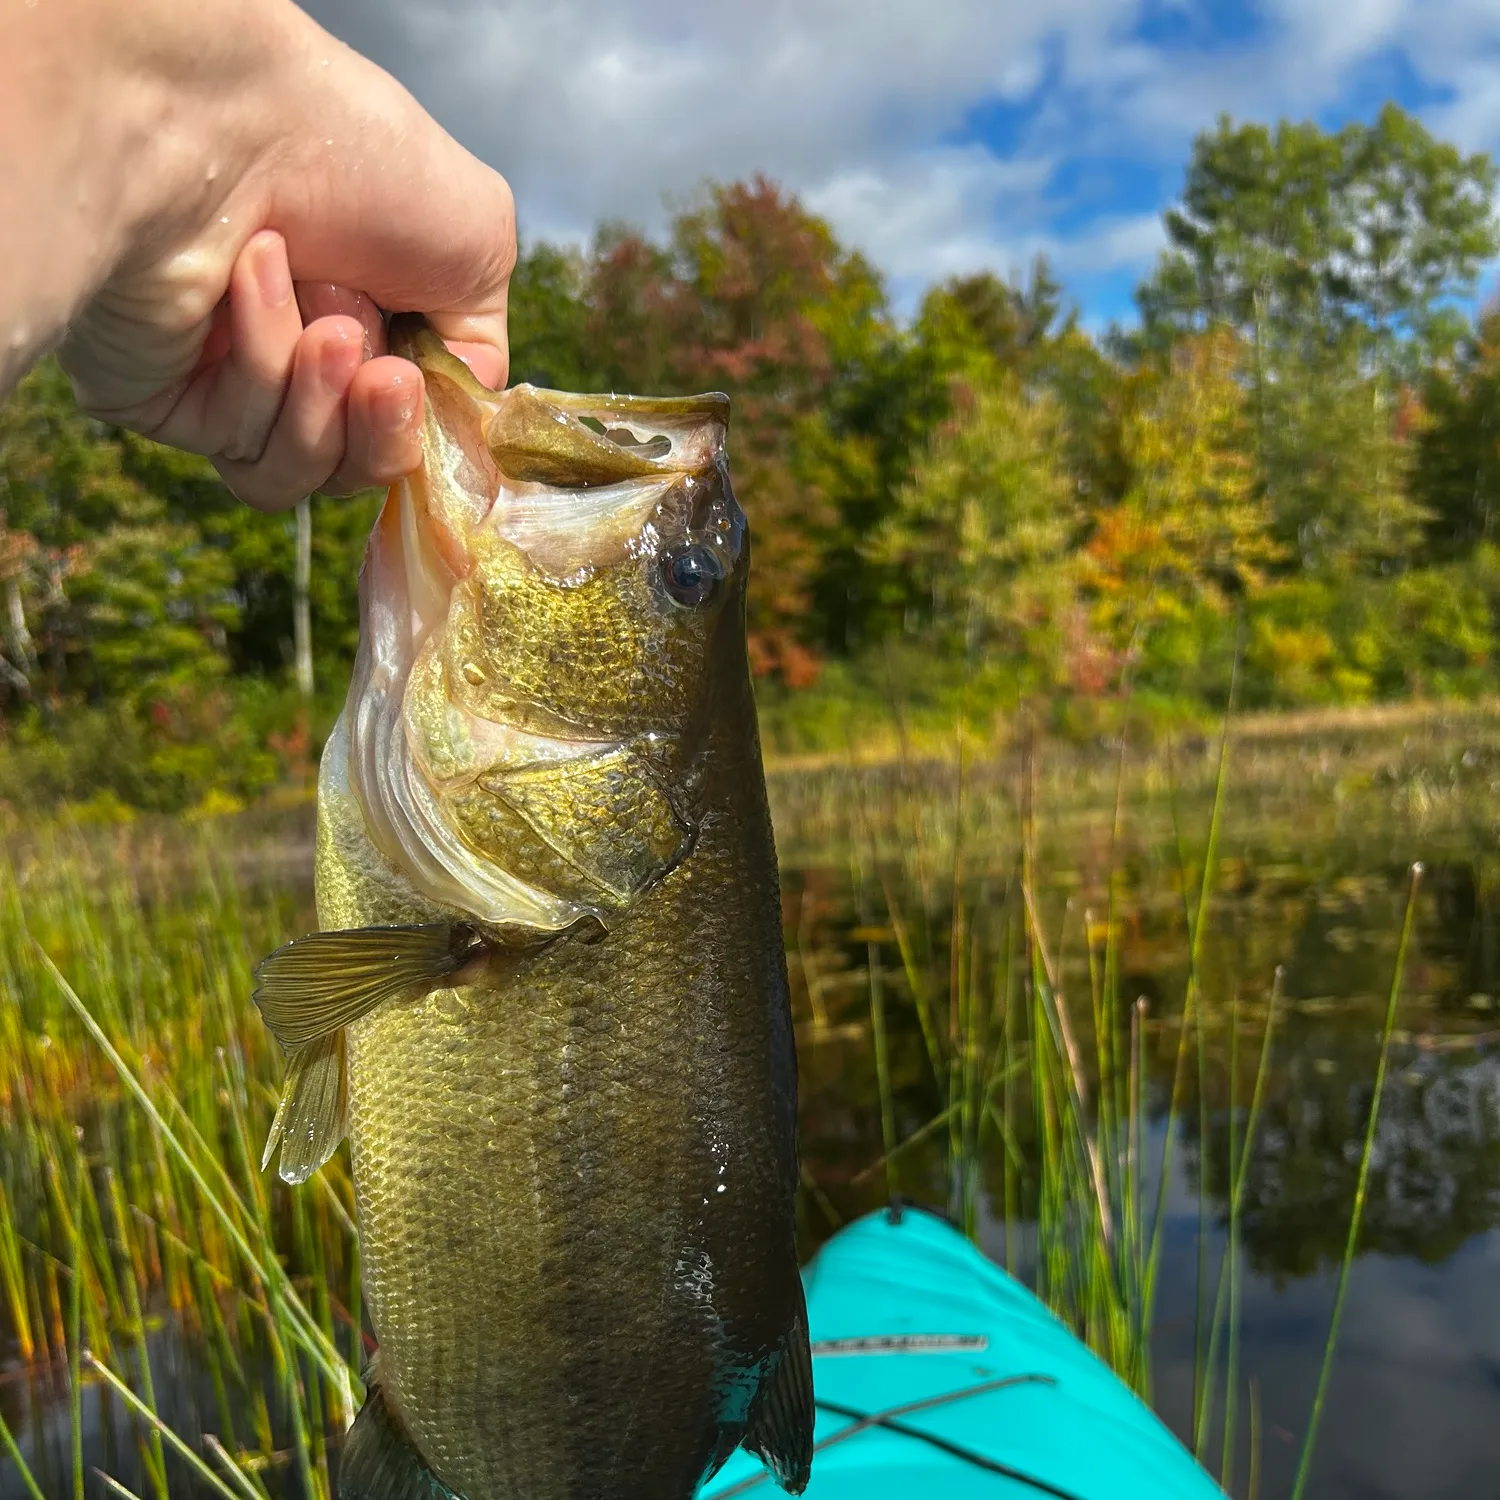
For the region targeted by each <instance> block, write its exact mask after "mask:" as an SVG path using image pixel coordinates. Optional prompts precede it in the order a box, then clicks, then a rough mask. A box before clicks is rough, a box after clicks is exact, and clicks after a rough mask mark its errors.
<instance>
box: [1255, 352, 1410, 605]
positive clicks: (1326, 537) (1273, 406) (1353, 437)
mask: <svg viewBox="0 0 1500 1500" xmlns="http://www.w3.org/2000/svg"><path fill="white" fill-rule="evenodd" d="M1254 400H1255V403H1256V421H1255V432H1256V435H1257V442H1256V443H1255V444H1254V448H1255V450H1256V453H1257V458H1258V467H1259V476H1260V480H1261V484H1262V487H1263V489H1264V491H1265V494H1266V496H1267V498H1268V500H1269V503H1270V505H1271V508H1272V510H1273V512H1274V515H1275V528H1276V536H1277V539H1278V540H1279V541H1280V542H1281V543H1282V545H1283V546H1284V547H1285V548H1286V556H1287V557H1288V558H1289V559H1294V560H1295V562H1296V565H1297V567H1298V569H1299V570H1300V571H1302V572H1304V573H1308V574H1324V575H1337V576H1341V577H1349V576H1352V575H1354V574H1359V573H1381V572H1388V571H1390V570H1392V569H1396V568H1400V567H1402V566H1405V565H1406V564H1407V563H1408V562H1409V560H1410V559H1411V558H1412V556H1413V554H1414V552H1415V549H1416V548H1417V546H1418V544H1419V542H1420V541H1421V538H1422V527H1423V521H1424V519H1425V514H1426V513H1425V512H1424V510H1423V509H1422V507H1421V506H1420V505H1419V504H1418V503H1417V502H1416V501H1415V500H1413V498H1412V495H1411V485H1410V470H1411V460H1412V445H1411V442H1410V441H1409V437H1408V433H1409V429H1410V428H1411V426H1412V423H1413V419H1414V415H1415V413H1414V406H1413V402H1412V397H1411V394H1410V392H1409V391H1407V390H1405V389H1396V390H1394V391H1393V390H1392V389H1391V387H1390V386H1389V385H1388V384H1387V383H1386V381H1385V380H1384V378H1383V377H1382V376H1381V375H1380V374H1379V373H1378V372H1367V371H1366V370H1364V369H1363V368H1362V361H1361V359H1360V356H1359V349H1358V346H1357V344H1356V343H1355V342H1354V339H1353V337H1352V336H1351V337H1349V338H1346V339H1345V340H1344V341H1343V342H1340V343H1330V344H1327V345H1325V346H1322V347H1315V348H1313V349H1311V350H1310V351H1308V352H1307V353H1305V354H1298V355H1296V356H1288V357H1287V358H1285V359H1283V360H1281V361H1280V362H1279V364H1278V367H1277V369H1276V372H1275V377H1274V378H1273V379H1268V380H1266V381H1265V382H1263V383H1262V385H1261V386H1260V388H1259V390H1258V393H1257V394H1256V396H1255V397H1254Z"/></svg>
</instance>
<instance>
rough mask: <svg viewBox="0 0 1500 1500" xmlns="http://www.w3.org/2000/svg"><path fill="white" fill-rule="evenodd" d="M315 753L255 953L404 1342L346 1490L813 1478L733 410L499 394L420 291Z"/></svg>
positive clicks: (382, 1324) (323, 1152) (305, 1120)
mask: <svg viewBox="0 0 1500 1500" xmlns="http://www.w3.org/2000/svg"><path fill="white" fill-rule="evenodd" d="M390 340H391V347H392V350H393V352H396V353H399V354H404V355H405V356H406V357H408V358H410V359H412V360H414V361H415V362H416V363H417V364H418V366H419V367H420V368H421V370H422V374H423V377H424V384H425V397H424V402H425V408H424V414H423V459H422V463H421V466H420V467H419V468H418V469H417V470H416V471H415V472H414V473H413V474H412V475H411V476H410V477H409V478H408V479H406V480H403V481H402V482H400V483H398V484H396V485H395V486H393V487H392V488H391V490H390V491H389V493H388V495H387V497H386V500H385V504H384V507H383V509H382V511H381V513H380V516H379V519H378V520H377V522H376V523H375V526H374V529H373V531H372V533H371V537H370V541H369V545H368V548H367V552H366V556H365V562H364V565H363V568H362V570H361V576H360V642H359V648H358V655H357V659H356V663H355V667H354V671H353V674H352V678H351V682H350V685H349V689H348V695H347V699H346V701H345V704H344V707H343V711H342V713H341V714H340V716H339V719H338V721H337V724H336V726H335V728H334V729H333V731H332V733H331V735H330V737H329V739H328V741H327V744H326V746H325V749H324V751H323V755H322V758H321V762H320V768H319V779H318V799H317V801H318V809H317V811H318V816H317V839H316V853H315V874H316V894H317V919H318V923H319V927H320V930H319V931H317V932H313V933H309V934H307V935H305V936H303V937H300V938H297V939H295V940H293V941H292V942H290V943H288V944H286V945H284V946H283V947H281V948H279V949H277V951H276V952H275V953H273V954H271V955H270V956H269V957H268V958H266V959H264V960H263V961H262V962H261V963H260V964H259V965H258V967H257V969H256V972H255V990H254V998H255V1001H256V1003H257V1005H258V1006H259V1008H260V1012H261V1015H262V1017H263V1018H264V1020H265V1022H266V1024H267V1025H268V1026H269V1028H270V1030H271V1031H272V1032H273V1033H274V1034H275V1036H276V1037H277V1039H278V1040H279V1041H280V1043H281V1044H282V1046H283V1048H284V1049H285V1051H286V1054H287V1073H286V1080H285V1085H284V1088H283V1092H282V1096H281V1101H280V1104H279V1106H278V1108H277V1110H276V1114H275V1118H274V1120H273V1123H272V1127H271V1131H270V1138H269V1140H268V1142H267V1146H266V1161H265V1163H263V1166H264V1165H268V1164H269V1163H270V1161H271V1160H272V1159H273V1156H274V1155H275V1153H276V1152H277V1151H278V1150H279V1162H278V1171H279V1173H280V1175H281V1176H282V1177H283V1178H284V1179H286V1180H287V1181H290V1182H300V1181H304V1180H306V1178H307V1177H308V1176H309V1175H310V1174H311V1173H312V1172H313V1171H315V1170H316V1169H317V1168H318V1167H319V1166H320V1165H321V1164H322V1163H323V1162H324V1161H326V1160H327V1159H328V1158H329V1157H330V1156H331V1155H332V1154H333V1152H334V1151H335V1150H336V1149H337V1147H338V1145H339V1143H340V1141H341V1140H342V1139H343V1138H344V1137H345V1135H347V1137H348V1140H349V1145H350V1159H351V1165H352V1172H353V1179H354V1190H355V1200H356V1207H357V1227H358V1233H359V1243H360V1256H361V1270H362V1276H363V1285H364V1290H365V1296H366V1302H367V1307H368V1313H369V1318H370V1322H371V1324H372V1326H373V1330H374V1333H375V1338H376V1343H377V1350H376V1353H375V1354H374V1356H373V1358H372V1361H371V1364H370V1367H369V1369H368V1372H367V1375H366V1382H365V1383H366V1395H365V1400H364V1403H363V1405H362V1407H361V1409H360V1411H359V1414H358V1416H357V1417H356V1419H355V1421H354V1424H353V1426H352V1428H351V1429H350V1431H349V1433H348V1435H347V1437H346V1439H345V1442H344V1446H343V1450H342V1456H341V1459H340V1469H339V1495H340V1496H341V1497H342V1500H417V1497H421V1500H433V1497H453V1500H510V1497H514V1500H690V1497H692V1496H693V1495H695V1494H696V1493H697V1491H698V1489H699V1488H700V1486H701V1485H702V1483H703V1482H704V1481H705V1480H706V1479H707V1478H709V1477H710V1476H711V1475H712V1474H713V1473H714V1472H715V1471H716V1470H717V1469H718V1468H719V1466H720V1465H722V1464H723V1462H724V1461H725V1460H726V1459H727V1458H728V1457H729V1455H730V1454H731V1453H732V1452H734V1450H735V1449H736V1448H737V1447H739V1446H741V1445H743V1446H744V1447H745V1448H747V1449H749V1450H750V1451H751V1452H752V1453H754V1454H756V1455H758V1456H759V1457H760V1458H761V1459H762V1460H763V1461H764V1463H765V1464H766V1466H767V1467H768V1468H769V1470H770V1471H771V1473H772V1475H773V1476H774V1477H775V1478H776V1480H777V1481H778V1482H779V1483H780V1485H781V1487H782V1488H783V1489H785V1490H786V1491H788V1492H789V1493H791V1494H797V1493H800V1492H801V1490H802V1488H803V1487H804V1486H805V1484H806V1483H807V1478H808V1469H809V1464H810V1462H811V1453H812V1426H813V1397H812V1377H811V1358H810V1351H809V1346H808V1334H807V1315H806V1308H805V1305H804V1301H803V1290H802V1282H801V1279H800V1276H799V1273H798V1267H797V1259H796V1236H795V1197H796V1192H797V1186H798V1180H799V1177H798V1166H797V1141H796V1129H797V1117H796V1106H797V1077H796V1056H795V1049H794V1044H793V1036H792V1026H791V1018H790V1007H789V999H788V987H787V977H786V966H785V953H784V944H783V938H782V930H781V907H780V895H779V886H778V877H777V867H776V853H775V846H774V840H773V835H772V828H771V819H770V812H769V808H768V803H767V796H766V787H765V776H764V771H763V768H762V761H761V753H760V745H759V737H758V733H757V728H756V717H755V704H754V698H753V694H752V688H751V679H750V671H749V665H748V659H747V655H746V644H745V642H746V636H745V591H746V582H747V577H748V571H749V565H750V544H749V536H748V532H747V527H746V521H745V516H744V513H743V511H742V510H741V509H740V507H739V505H738V503H737V502H736V499H735V496H734V492H733V487H732V484H731V481H730V475H729V468H728V462H727V457H726V444H727V434H728V420H729V403H728V399H727V397H725V396H723V395H721V394H717V393H711V394H706V395H700V396H692V397H683V398H646V397H636V396H621V395H613V394H611V395H574V394H570V393H562V392H556V391H547V390H541V389H537V388H534V387H532V386H529V385H524V384H522V385H517V386H514V387H512V388H510V389H508V390H506V391H504V392H495V391H493V390H490V389H489V388H488V387H486V386H484V385H482V384H481V383H480V382H479V381H477V380H476V379H475V378H474V376H473V375H472V374H471V373H470V371H469V370H468V368H467V366H466V365H464V363H463V362H462V361H461V360H459V359H458V358H457V357H455V356H454V355H453V354H452V353H450V352H449V350H448V349H447V347H446V345H444V344H443V342H442V341H441V340H440V339H439V338H438V337H437V336H436V334H435V333H434V332H433V331H432V329H431V328H430V327H429V326H428V325H427V324H426V323H425V322H424V321H423V320H422V319H420V318H418V317H415V316H410V315H402V316H399V317H397V318H394V319H393V320H392V323H391V328H390Z"/></svg>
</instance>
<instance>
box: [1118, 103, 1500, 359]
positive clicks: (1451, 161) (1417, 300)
mask: <svg viewBox="0 0 1500 1500" xmlns="http://www.w3.org/2000/svg"><path fill="white" fill-rule="evenodd" d="M1496 182H1497V174H1496V168H1495V164H1494V163H1493V162H1492V161H1491V159H1490V158H1489V157H1488V156H1487V155H1484V154H1482V153H1478V154H1475V155H1471V156H1465V155H1464V154H1463V153H1461V152H1460V151H1459V150H1458V149H1457V148H1456V147H1454V146H1451V145H1448V144H1447V143H1445V142H1442V141H1438V140H1435V139H1434V138H1433V137H1432V136H1431V135H1430V134H1429V133H1428V132H1427V131H1426V130H1425V129H1424V128H1423V127H1422V125H1421V124H1420V123H1419V122H1418V121H1416V120H1415V119H1414V118H1413V117H1412V116H1410V115H1408V114H1407V113H1406V112H1405V111H1403V110H1401V109H1400V108H1398V107H1397V106H1396V105H1394V104H1387V105H1386V106H1385V108H1384V109H1382V110H1381V112H1380V114H1379V116H1378V117H1377V119H1376V121H1375V123H1374V124H1373V125H1364V124H1360V123H1352V124H1349V125H1346V126H1345V127H1344V128H1343V129H1342V130H1339V131H1337V132H1334V133H1331V134H1330V133H1328V132H1325V131H1323V130H1321V129H1319V128H1318V127H1317V126H1316V125H1313V124H1293V123H1291V122H1288V121H1282V122H1281V123H1280V124H1279V125H1277V126H1276V127H1275V128H1274V129H1271V128H1268V127H1266V126H1264V125H1235V124H1233V123H1232V122H1231V121H1230V120H1229V119H1228V117H1227V116H1226V117H1221V119H1220V120H1219V124H1218V127H1217V128H1216V129H1215V130H1213V131H1209V132H1205V133H1204V134H1202V135H1200V136H1199V137H1198V138H1197V140H1196V141H1195V142H1194V145H1193V154H1192V159H1191V161H1190V163H1189V165H1188V173H1187V181H1186V184H1185V186H1184V189H1183V195H1182V203H1181V206H1180V207H1177V208H1174V209H1172V210H1170V211H1169V212H1168V214H1167V216H1166V228H1167V237H1168V240H1169V241H1170V244H1169V247H1168V249H1167V250H1166V252H1165V253H1164V254H1163V256H1162V258H1161V262H1160V264H1159V265H1158V267H1157V269H1156V272H1155V274H1154V275H1153V276H1152V277H1151V278H1150V280H1149V281H1147V282H1146V284H1145V285H1144V286H1142V287H1141V289H1140V291H1139V293H1138V301H1139V304H1140V308H1141V314H1142V320H1143V331H1144V334H1145V337H1146V338H1147V340H1148V341H1149V342H1153V343H1155V344H1156V345H1157V346H1161V345H1163V344H1165V343H1169V342H1170V341H1171V340H1172V339H1173V338H1174V337H1176V336H1178V335H1180V334H1182V333H1184V332H1187V331H1191V330H1194V329H1202V328H1204V327H1206V326H1207V325H1209V324H1211V323H1227V324H1229V325H1230V326H1231V327H1233V328H1235V329H1236V330H1237V331H1238V332H1239V333H1240V335H1241V336H1242V337H1243V338H1245V339H1246V340H1247V341H1248V342H1249V343H1250V344H1251V345H1252V346H1253V347H1254V349H1255V350H1256V352H1257V356H1258V357H1260V356H1263V355H1269V354H1270V353H1271V350H1270V348H1269V346H1270V345H1271V344H1272V343H1274V344H1276V345H1278V346H1290V347H1293V348H1303V349H1305V348H1307V347H1309V346H1314V345H1321V344H1324V343H1327V342H1330V341H1332V342H1336V343H1342V342H1343V341H1344V340H1346V339H1347V338H1348V337H1349V336H1350V335H1351V334H1352V333H1356V332H1357V333H1358V334H1359V335H1361V336H1362V344H1363V346H1364V348H1365V350H1366V351H1367V352H1368V354H1369V356H1370V358H1371V359H1372V360H1373V361H1374V362H1375V363H1377V364H1378V365H1379V366H1380V367H1381V368H1383V369H1384V370H1386V371H1387V372H1388V373H1389V374H1391V375H1393V376H1394V375H1396V374H1408V373H1410V370H1411V368H1412V367H1413V364H1414V363H1416V364H1420V363H1421V362H1422V361H1423V360H1426V359H1431V358H1432V357H1434V356H1435V355H1437V354H1439V353H1441V352H1443V351H1444V350H1446V349H1448V348H1450V347H1451V346H1452V343H1453V341H1454V338H1455V337H1456V335H1457V332H1458V330H1459V327H1460V326H1461V325H1460V324H1458V323H1456V322H1455V318H1454V315H1453V312H1452V309H1451V308H1450V307H1449V306H1447V305H1446V299H1449V298H1451V297H1453V296H1455V295H1463V294H1465V293H1467V292H1468V291H1470V290H1471V289H1472V287H1473V283H1474V278H1475V277H1476V275H1477V274H1478V272H1479V269H1480V267H1481V266H1482V265H1483V264H1484V263H1485V262H1486V261H1487V260H1489V259H1491V258H1492V257H1493V256H1494V255H1495V254H1496V252H1497V250H1500V237H1497V229H1496V223H1495V216H1494V211H1493V208H1492V203H1493V199H1494V194H1495V188H1496Z"/></svg>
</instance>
